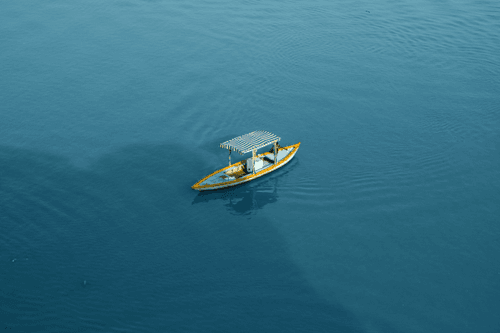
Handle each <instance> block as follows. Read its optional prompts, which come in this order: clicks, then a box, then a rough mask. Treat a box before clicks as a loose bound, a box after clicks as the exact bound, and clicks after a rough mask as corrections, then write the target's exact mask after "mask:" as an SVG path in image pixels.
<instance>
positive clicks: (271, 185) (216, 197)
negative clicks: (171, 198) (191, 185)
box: [192, 160, 298, 215]
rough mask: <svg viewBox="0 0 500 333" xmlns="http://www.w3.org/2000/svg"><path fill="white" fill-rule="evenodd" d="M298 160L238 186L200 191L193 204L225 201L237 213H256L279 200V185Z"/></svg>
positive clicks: (231, 210) (231, 211)
mask: <svg viewBox="0 0 500 333" xmlns="http://www.w3.org/2000/svg"><path fill="white" fill-rule="evenodd" d="M297 163H298V160H295V161H292V162H291V163H290V165H289V166H288V168H287V169H286V170H283V171H278V172H277V173H276V174H270V175H267V176H264V177H263V178H260V179H256V180H254V181H253V182H250V183H246V184H242V185H240V186H236V187H230V188H225V189H221V190H214V191H204V192H200V193H198V195H196V197H195V198H194V200H193V202H192V204H193V205H195V204H199V203H208V202H210V201H224V202H225V206H226V207H227V210H228V211H229V212H230V213H232V214H235V215H251V214H255V213H256V212H257V211H258V210H259V209H261V208H263V207H264V206H266V205H267V204H270V203H274V202H276V201H278V185H279V183H280V181H281V180H282V179H283V178H284V177H285V175H287V174H288V173H289V172H290V171H292V170H293V169H295V167H296V165H297Z"/></svg>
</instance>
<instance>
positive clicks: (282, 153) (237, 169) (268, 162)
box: [202, 148, 293, 185]
mask: <svg viewBox="0 0 500 333" xmlns="http://www.w3.org/2000/svg"><path fill="white" fill-rule="evenodd" d="M292 150H293V148H289V149H285V148H280V149H279V150H278V156H277V162H280V161H281V160H283V159H284V158H286V157H287V156H288V154H289V153H290V152H291V151H292ZM258 157H260V158H262V161H263V162H264V164H263V166H262V168H259V169H257V170H256V171H257V172H260V171H262V170H264V169H266V168H269V167H272V166H273V165H274V154H273V153H269V152H266V153H263V154H260V155H258ZM251 174H252V173H248V172H247V171H246V165H245V164H244V163H243V161H242V162H239V163H236V165H234V166H233V167H231V168H229V169H226V170H223V171H220V172H218V173H216V174H213V175H212V176H210V177H209V178H208V179H206V180H205V181H203V183H202V185H208V184H218V183H224V182H229V181H232V180H235V179H238V178H242V177H245V176H248V175H251Z"/></svg>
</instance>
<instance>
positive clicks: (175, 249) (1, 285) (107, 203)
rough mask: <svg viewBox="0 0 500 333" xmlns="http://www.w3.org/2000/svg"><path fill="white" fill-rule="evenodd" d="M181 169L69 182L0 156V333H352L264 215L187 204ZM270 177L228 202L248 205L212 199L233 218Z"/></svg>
mask: <svg viewBox="0 0 500 333" xmlns="http://www.w3.org/2000/svg"><path fill="white" fill-rule="evenodd" d="M172 161H175V163H171V162H172ZM192 162H193V160H192V157H189V158H188V157H186V156H185V153H184V150H183V149H181V148H178V147H172V146H161V145H158V146H146V145H144V146H131V147H127V148H125V149H122V150H120V151H117V152H115V153H113V154H109V155H107V156H104V157H103V158H101V159H100V160H99V161H97V162H96V163H95V164H93V166H92V167H91V168H89V169H86V170H82V169H77V168H75V167H74V166H73V165H72V164H71V163H69V161H67V160H64V159H62V158H59V157H57V156H52V155H48V154H43V153H35V152H31V151H27V150H21V149H11V148H6V147H3V148H0V168H1V174H0V200H1V205H2V209H1V212H0V223H1V226H2V233H1V235H0V250H1V251H0V271H1V272H2V274H0V322H1V323H2V325H4V326H6V327H9V328H12V330H13V331H16V330H17V331H19V332H35V331H36V332H42V331H43V332H51V331H53V332H56V331H57V332H72V331H92V332H104V331H105V332H112V331H123V330H129V331H134V332H151V331H161V332H189V331H191V332H192V331H217V332H220V331H226V332H271V331H272V332H276V331H282V332H294V331H314V332H362V331H363V329H362V325H361V324H360V322H359V321H358V320H357V319H356V317H355V316H354V315H353V314H352V313H351V312H349V311H348V310H347V309H345V308H344V307H343V306H342V305H341V304H338V303H334V302H327V301H326V300H325V299H324V298H323V297H321V296H320V295H318V294H317V292H316V291H315V290H314V289H313V288H311V287H310V286H309V284H308V282H307V280H305V278H304V277H303V275H302V273H301V271H300V269H299V268H298V267H297V266H296V265H295V264H294V262H293V261H292V260H291V259H290V258H289V255H288V253H287V249H286V244H285V243H284V241H283V240H282V239H281V237H280V235H279V233H278V232H277V231H276V230H275V229H274V228H273V226H272V224H271V223H269V222H268V221H266V219H265V217H264V216H263V217H262V218H259V223H248V221H246V219H244V220H242V221H237V219H238V218H239V217H238V216H233V217H232V218H229V215H228V211H227V209H226V208H225V207H219V206H218V205H212V204H211V200H212V202H215V201H213V200H214V199H211V198H212V197H208V199H207V198H205V199H195V202H191V201H192V195H193V192H192V190H191V189H190V185H191V183H192V178H193V177H192V175H193V174H196V171H197V170H195V169H196V163H192ZM195 162H200V161H195ZM279 179H280V175H279V174H277V175H276V176H271V177H270V178H268V179H264V180H263V181H262V183H261V184H259V185H262V186H263V187H267V188H271V192H270V193H269V194H264V193H261V192H259V190H258V189H257V188H254V187H249V188H248V187H247V188H242V189H238V190H237V191H235V192H234V193H235V196H242V197H243V199H242V200H248V201H250V200H251V201H252V204H245V205H244V206H242V207H240V206H237V203H234V202H232V201H231V200H233V199H223V200H229V205H231V207H232V208H231V209H232V210H233V211H234V212H236V213H237V214H246V213H248V212H249V211H251V210H253V209H259V208H261V207H262V205H265V204H267V203H269V202H273V201H275V200H277V198H278V196H277V194H276V193H277V192H278V191H279V190H278V186H277V184H278V182H279ZM215 197H216V195H215V194H214V197H213V198H215ZM197 200H202V201H204V202H206V204H205V205H195V204H194V203H196V201H197ZM253 202H261V203H260V204H259V205H260V206H258V207H256V206H255V204H253ZM252 205H253V206H252ZM235 222H236V223H235ZM13 259H16V260H13Z"/></svg>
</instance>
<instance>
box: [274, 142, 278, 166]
mask: <svg viewBox="0 0 500 333" xmlns="http://www.w3.org/2000/svg"><path fill="white" fill-rule="evenodd" d="M277 143H278V141H275V142H274V165H276V162H277V159H278V156H277V155H278V154H277V150H278V149H277V147H276V144H277Z"/></svg>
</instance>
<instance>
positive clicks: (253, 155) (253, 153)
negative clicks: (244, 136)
mask: <svg viewBox="0 0 500 333" xmlns="http://www.w3.org/2000/svg"><path fill="white" fill-rule="evenodd" d="M256 152H257V149H254V150H252V171H253V174H254V175H255V153H256Z"/></svg>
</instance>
